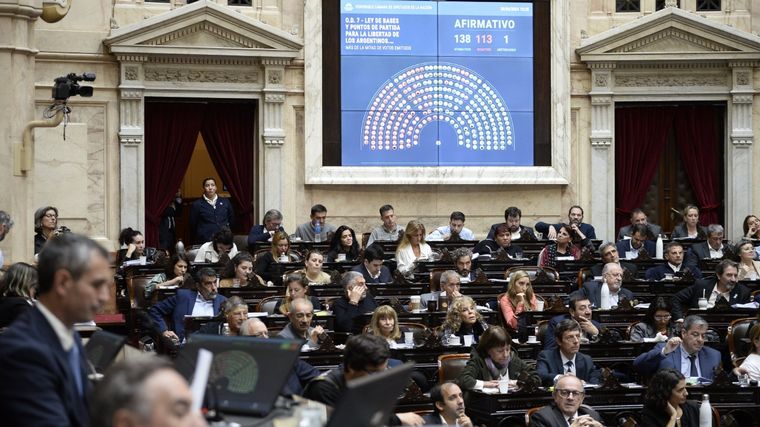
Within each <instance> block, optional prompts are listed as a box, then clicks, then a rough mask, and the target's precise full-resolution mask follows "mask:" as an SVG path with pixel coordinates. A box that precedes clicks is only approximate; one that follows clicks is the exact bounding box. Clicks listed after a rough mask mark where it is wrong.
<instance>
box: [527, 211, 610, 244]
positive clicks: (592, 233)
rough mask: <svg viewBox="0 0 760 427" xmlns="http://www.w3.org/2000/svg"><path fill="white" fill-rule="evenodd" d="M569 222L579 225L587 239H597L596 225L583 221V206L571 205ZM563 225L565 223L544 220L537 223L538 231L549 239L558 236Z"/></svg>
mask: <svg viewBox="0 0 760 427" xmlns="http://www.w3.org/2000/svg"><path fill="white" fill-rule="evenodd" d="M567 224H568V225H570V226H572V225H575V226H577V227H578V230H580V232H581V233H582V234H583V235H584V236H586V238H587V239H596V230H594V226H593V225H591V224H586V223H585V222H583V208H582V207H580V206H578V205H575V206H572V207H570V210H569V211H567ZM563 225H565V224H563V223H557V224H547V223H545V222H543V221H539V222H537V223H536V231H538V232H541V233H544V236H546V238H547V239H549V240H554V239H555V238H556V237H557V230H559V229H560V228H561V227H562V226H563Z"/></svg>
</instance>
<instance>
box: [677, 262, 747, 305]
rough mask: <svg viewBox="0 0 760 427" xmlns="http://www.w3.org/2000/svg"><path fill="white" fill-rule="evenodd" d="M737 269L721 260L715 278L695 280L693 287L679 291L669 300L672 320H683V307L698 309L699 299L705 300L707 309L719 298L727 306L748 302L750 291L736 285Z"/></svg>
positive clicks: (730, 263)
mask: <svg viewBox="0 0 760 427" xmlns="http://www.w3.org/2000/svg"><path fill="white" fill-rule="evenodd" d="M738 278H739V268H738V266H737V264H736V263H735V262H733V261H731V260H727V259H726V260H723V261H721V262H719V263H718V265H716V266H715V276H713V277H708V278H704V279H701V280H697V281H696V282H694V284H693V285H691V286H689V287H688V288H686V289H682V290H680V291H679V292H678V293H677V294H675V295H673V298H672V299H671V300H670V302H671V305H672V306H673V312H672V315H673V318H674V319H676V320H680V319H683V313H684V307H686V308H687V309H688V308H699V299H700V298H702V297H704V298H705V299H707V308H713V307H715V303H716V302H717V301H718V299H719V298H722V299H724V300H726V301H728V304H729V305H734V304H745V303H748V302H750V297H751V291H750V290H749V288H747V287H746V286H744V285H742V284H741V283H738ZM737 283H738V284H737Z"/></svg>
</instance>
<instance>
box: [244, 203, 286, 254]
mask: <svg viewBox="0 0 760 427" xmlns="http://www.w3.org/2000/svg"><path fill="white" fill-rule="evenodd" d="M278 231H282V232H284V231H285V229H284V228H282V213H281V212H280V211H278V210H277V209H270V210H268V211H267V213H265V214H264V221H263V222H262V224H256V225H254V226H253V227H251V231H249V232H248V247H253V246H254V245H255V244H256V242H271V241H272V236H273V235H274V233H276V232H278Z"/></svg>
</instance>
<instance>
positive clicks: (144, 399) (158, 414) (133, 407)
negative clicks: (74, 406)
mask: <svg viewBox="0 0 760 427" xmlns="http://www.w3.org/2000/svg"><path fill="white" fill-rule="evenodd" d="M192 401H193V395H192V393H191V392H190V387H189V386H188V384H187V381H185V379H184V378H183V377H182V376H181V375H180V374H179V373H177V371H175V370H174V368H173V367H172V365H171V363H169V361H167V360H165V359H162V358H159V357H155V356H151V355H148V354H145V353H143V354H137V355H134V356H130V357H129V359H126V360H124V361H121V362H118V363H116V364H115V365H113V366H112V367H111V368H110V369H109V370H108V371H107V372H106V375H105V377H104V379H103V381H101V382H100V383H99V384H98V385H97V387H96V388H95V393H94V395H93V402H92V411H91V414H92V423H91V424H90V427H159V426H170V425H176V426H188V427H201V426H206V425H207V424H206V421H205V420H204V419H203V417H202V416H201V413H200V411H193V410H192Z"/></svg>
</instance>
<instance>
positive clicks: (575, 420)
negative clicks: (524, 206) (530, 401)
mask: <svg viewBox="0 0 760 427" xmlns="http://www.w3.org/2000/svg"><path fill="white" fill-rule="evenodd" d="M585 395H586V394H585V392H584V391H583V382H582V381H580V380H579V379H578V377H576V376H574V375H562V376H560V377H559V378H558V379H557V383H556V384H555V385H554V391H553V392H552V397H553V398H554V402H552V403H550V404H548V405H546V406H544V407H543V408H541V409H540V410H538V411H536V412H534V413H533V415H531V417H530V425H531V427H568V426H570V427H579V426H584V427H602V426H603V424H601V421H602V417H601V416H600V415H599V413H597V412H596V411H595V410H593V409H592V408H591V407H590V406H588V405H583V398H584V397H585Z"/></svg>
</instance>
